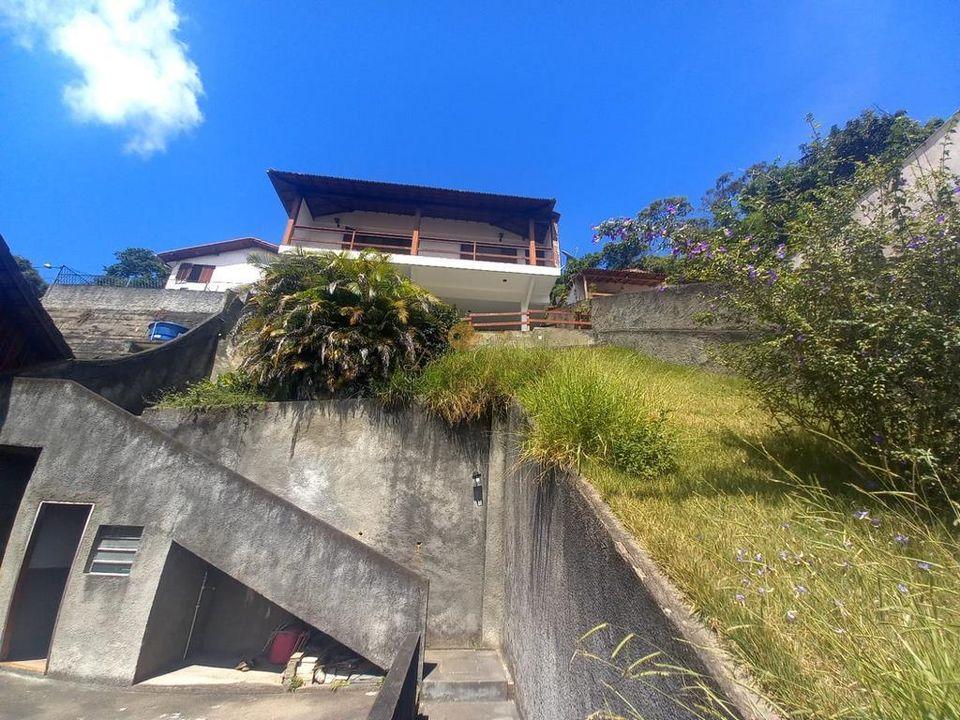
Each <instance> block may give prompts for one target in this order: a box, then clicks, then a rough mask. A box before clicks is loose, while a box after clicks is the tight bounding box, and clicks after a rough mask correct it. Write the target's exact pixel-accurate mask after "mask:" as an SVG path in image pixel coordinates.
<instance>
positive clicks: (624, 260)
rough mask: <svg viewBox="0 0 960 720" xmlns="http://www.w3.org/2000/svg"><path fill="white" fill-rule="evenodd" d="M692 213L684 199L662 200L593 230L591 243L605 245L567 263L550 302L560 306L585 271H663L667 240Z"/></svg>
mask: <svg viewBox="0 0 960 720" xmlns="http://www.w3.org/2000/svg"><path fill="white" fill-rule="evenodd" d="M692 210H693V208H692V207H691V206H690V203H689V202H687V199H686V198H683V197H669V198H662V199H660V200H654V201H653V202H652V203H650V204H649V205H648V206H647V207H645V208H644V209H643V210H641V211H640V212H638V213H637V214H636V216H634V217H632V218H628V217H620V218H611V219H609V220H604V221H603V222H602V223H599V224H598V225H596V226H594V228H593V241H594V242H595V243H604V242H605V244H604V245H603V246H602V248H601V249H600V250H599V251H598V252H594V253H589V254H587V255H584V256H583V257H582V258H575V259H571V260H567V263H566V265H565V266H564V269H563V273H562V274H561V276H560V278H559V279H558V280H557V283H556V285H554V287H553V290H552V291H551V293H550V298H551V301H552V302H554V303H555V304H560V303H562V302H563V301H564V300H565V299H566V296H567V293H568V292H569V289H570V283H571V281H572V279H573V276H574V275H576V274H577V273H578V272H580V271H581V270H585V269H587V268H597V267H599V268H605V269H608V270H622V269H625V268H640V269H643V270H653V271H657V272H664V271H666V270H667V269H668V266H669V265H670V259H669V258H668V257H667V256H666V255H665V254H666V251H667V250H669V248H670V237H671V235H672V234H673V233H674V232H676V230H677V229H678V228H680V227H682V226H684V225H687V224H689V223H690V222H691V221H690V220H688V218H689V216H690V213H691V212H692Z"/></svg>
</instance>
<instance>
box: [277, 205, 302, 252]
mask: <svg viewBox="0 0 960 720" xmlns="http://www.w3.org/2000/svg"><path fill="white" fill-rule="evenodd" d="M302 204H303V198H302V197H298V198H297V199H296V200H294V202H293V206H292V207H291V208H290V217H289V218H287V227H286V228H285V229H284V231H283V239H281V240H280V244H281V245H289V244H290V241H291V240H293V229H294V226H295V225H296V224H297V218H298V217H300V206H301V205H302Z"/></svg>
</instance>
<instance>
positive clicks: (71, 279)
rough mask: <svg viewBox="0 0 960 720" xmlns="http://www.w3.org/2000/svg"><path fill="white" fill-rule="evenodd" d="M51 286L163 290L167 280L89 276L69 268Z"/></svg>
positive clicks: (62, 270) (64, 269) (58, 274)
mask: <svg viewBox="0 0 960 720" xmlns="http://www.w3.org/2000/svg"><path fill="white" fill-rule="evenodd" d="M50 284H51V285H94V286H99V287H131V288H153V289H162V288H163V287H165V286H166V284H167V279H166V278H162V279H158V278H146V277H141V278H137V277H131V278H122V277H114V276H113V275H89V274H87V273H82V272H77V271H76V270H70V269H69V268H62V269H61V270H60V272H58V273H57V276H56V277H55V278H54V279H53V282H51V283H50Z"/></svg>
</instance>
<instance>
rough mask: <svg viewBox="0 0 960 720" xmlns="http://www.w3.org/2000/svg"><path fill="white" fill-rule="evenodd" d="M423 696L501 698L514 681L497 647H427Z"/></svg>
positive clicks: (473, 699) (439, 699)
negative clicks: (464, 648) (471, 648)
mask: <svg viewBox="0 0 960 720" xmlns="http://www.w3.org/2000/svg"><path fill="white" fill-rule="evenodd" d="M423 672H424V677H423V690H422V693H421V698H422V699H423V700H424V701H434V702H444V703H449V702H459V703H468V702H502V701H506V700H511V699H512V698H513V681H512V680H511V679H510V676H509V675H508V673H507V669H506V667H505V666H504V664H503V661H502V659H501V658H500V654H499V653H498V652H497V651H496V650H427V651H426V653H425V655H424V668H423Z"/></svg>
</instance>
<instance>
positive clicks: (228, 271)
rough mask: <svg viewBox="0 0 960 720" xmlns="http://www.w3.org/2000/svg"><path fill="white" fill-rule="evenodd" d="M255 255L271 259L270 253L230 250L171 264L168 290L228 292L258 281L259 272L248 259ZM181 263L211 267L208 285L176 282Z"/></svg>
mask: <svg viewBox="0 0 960 720" xmlns="http://www.w3.org/2000/svg"><path fill="white" fill-rule="evenodd" d="M251 254H253V255H256V256H257V257H261V258H271V257H273V254H272V253H266V252H258V251H255V250H254V251H251V250H250V249H244V250H230V251H229V252H223V253H217V254H216V255H201V256H199V257H194V258H188V259H186V260H182V261H177V262H175V263H173V264H172V267H173V270H172V272H171V273H170V277H169V278H168V279H167V285H166V287H167V289H168V290H215V291H219V292H222V291H224V290H230V289H233V288H236V287H239V286H241V285H247V284H249V283H252V282H256V281H257V280H259V279H260V270H259V268H257V267H256V266H254V265H251V264H250V262H249V260H248V258H249V257H250V255H251ZM182 263H190V264H191V265H213V266H214V268H213V276H212V277H211V278H210V282H208V283H192V282H182V281H178V280H177V271H178V270H179V269H180V265H181V264H182Z"/></svg>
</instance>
